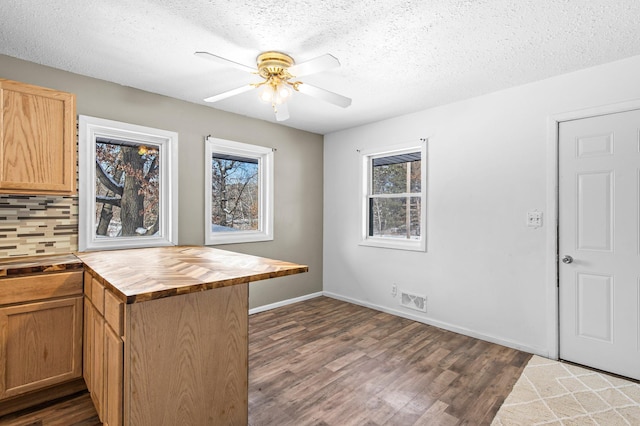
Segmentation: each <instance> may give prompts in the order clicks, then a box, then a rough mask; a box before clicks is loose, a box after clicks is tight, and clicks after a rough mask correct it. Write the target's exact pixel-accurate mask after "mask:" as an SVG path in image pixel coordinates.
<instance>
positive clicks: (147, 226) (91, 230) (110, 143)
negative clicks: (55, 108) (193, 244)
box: [78, 115, 178, 251]
mask: <svg viewBox="0 0 640 426" xmlns="http://www.w3.org/2000/svg"><path fill="white" fill-rule="evenodd" d="M79 118H80V144H79V147H78V151H79V166H80V167H79V175H80V178H79V191H80V194H79V196H80V204H79V242H78V245H79V249H80V251H84V250H91V249H112V248H131V247H153V246H164V245H174V244H176V243H177V239H178V230H177V226H178V218H177V215H178V193H177V179H178V171H177V160H178V158H177V156H178V153H177V145H178V134H177V133H175V132H169V131H165V130H159V129H153V128H149V127H143V126H136V125H133V124H128V123H121V122H117V121H111V120H104V119H100V118H95V117H87V116H82V115H81V116H80V117H79Z"/></svg>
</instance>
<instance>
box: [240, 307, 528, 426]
mask: <svg viewBox="0 0 640 426" xmlns="http://www.w3.org/2000/svg"><path fill="white" fill-rule="evenodd" d="M249 330H250V335H249V424H250V425H251V426H267V425H279V426H283V425H295V426H303V425H315V426H319V425H340V426H345V425H368V426H374V425H402V426H404V425H458V424H460V425H486V424H490V423H491V421H492V419H493V417H494V416H495V413H496V412H497V411H498V409H499V408H500V406H501V404H502V402H503V401H504V399H505V398H506V396H507V395H508V394H509V392H510V391H511V388H512V387H513V384H514V383H515V382H516V380H517V379H518V377H519V376H520V374H521V372H522V370H523V369H524V367H525V365H526V363H527V362H528V361H529V359H530V357H531V355H530V354H527V353H524V352H521V351H517V350H513V349H509V348H506V347H503V346H499V345H495V344H492V343H488V342H485V341H482V340H477V339H474V338H470V337H466V336H462V335H460V334H456V333H452V332H448V331H444V330H441V329H438V328H435V327H431V326H428V325H425V324H421V323H417V322H414V321H410V320H407V319H404V318H399V317H396V316H393V315H388V314H385V313H381V312H378V311H374V310H371V309H368V308H364V307H361V306H357V305H353V304H350V303H345V302H341V301H338V300H334V299H330V298H326V297H319V298H315V299H312V300H308V301H305V302H301V303H297V304H293V305H289V306H285V307H282V308H278V309H274V310H271V311H267V312H263V313H259V314H255V315H252V316H251V317H250V319H249Z"/></svg>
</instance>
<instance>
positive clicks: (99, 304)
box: [91, 278, 104, 315]
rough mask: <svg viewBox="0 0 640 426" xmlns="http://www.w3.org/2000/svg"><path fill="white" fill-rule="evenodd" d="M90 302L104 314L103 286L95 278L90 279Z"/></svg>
mask: <svg viewBox="0 0 640 426" xmlns="http://www.w3.org/2000/svg"><path fill="white" fill-rule="evenodd" d="M91 302H92V303H93V306H95V307H96V309H97V310H98V312H100V315H104V286H103V285H102V284H100V281H98V280H97V279H95V278H92V279H91Z"/></svg>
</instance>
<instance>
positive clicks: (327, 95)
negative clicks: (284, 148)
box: [195, 50, 351, 121]
mask: <svg viewBox="0 0 640 426" xmlns="http://www.w3.org/2000/svg"><path fill="white" fill-rule="evenodd" d="M195 54H196V55H197V56H199V57H201V58H204V59H208V60H211V61H213V62H217V63H222V64H227V65H229V66H233V67H235V68H239V69H241V70H243V71H247V72H250V73H253V74H256V75H259V76H260V77H262V79H263V80H262V81H261V82H259V83H251V84H248V85H246V86H242V87H238V88H236V89H233V90H228V91H226V92H223V93H219V94H217V95H214V96H210V97H208V98H205V99H204V100H205V102H218V101H221V100H223V99H227V98H229V97H231V96H235V95H238V94H240V93H244V92H247V91H249V90H251V89H258V90H259V91H258V98H259V99H260V100H261V101H263V102H265V103H270V104H271V107H272V108H273V111H274V112H275V115H276V120H277V121H284V120H287V119H288V118H289V110H288V107H287V101H288V99H289V98H290V97H291V96H292V95H293V93H294V91H296V92H301V93H303V94H305V95H307V96H312V97H315V98H318V99H321V100H323V101H326V102H329V103H331V104H334V105H337V106H339V107H342V108H346V107H348V106H349V105H351V99H349V98H347V97H345V96H342V95H339V94H337V93H333V92H330V91H328V90H325V89H322V88H319V87H315V86H313V85H309V84H303V83H302V82H301V81H299V80H296V79H297V78H300V77H303V76H307V75H310V74H313V73H317V72H320V71H324V70H328V69H331V68H335V67H338V66H340V62H339V61H338V59H337V58H335V57H334V56H332V55H330V54H328V53H327V54H325V55H322V56H318V57H317V58H314V59H311V60H308V61H306V62H302V63H300V64H296V63H295V61H294V60H293V58H292V57H291V56H289V55H287V54H286V53H282V52H277V51H274V50H270V51H267V52H263V53H260V54H259V55H258V56H257V57H256V64H257V67H256V68H252V67H248V66H246V65H244V64H240V63H238V62H234V61H230V60H228V59H225V58H222V57H220V56H217V55H214V54H211V53H209V52H195Z"/></svg>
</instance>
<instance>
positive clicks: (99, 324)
mask: <svg viewBox="0 0 640 426" xmlns="http://www.w3.org/2000/svg"><path fill="white" fill-rule="evenodd" d="M92 309H93V314H92V316H93V332H92V337H93V341H92V344H91V346H92V347H91V361H90V362H91V373H90V376H91V399H92V400H93V404H94V405H95V407H96V411H97V412H98V417H100V421H104V373H105V370H104V324H105V322H104V318H103V317H102V315H100V313H99V312H98V310H97V309H95V307H93V306H92Z"/></svg>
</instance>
